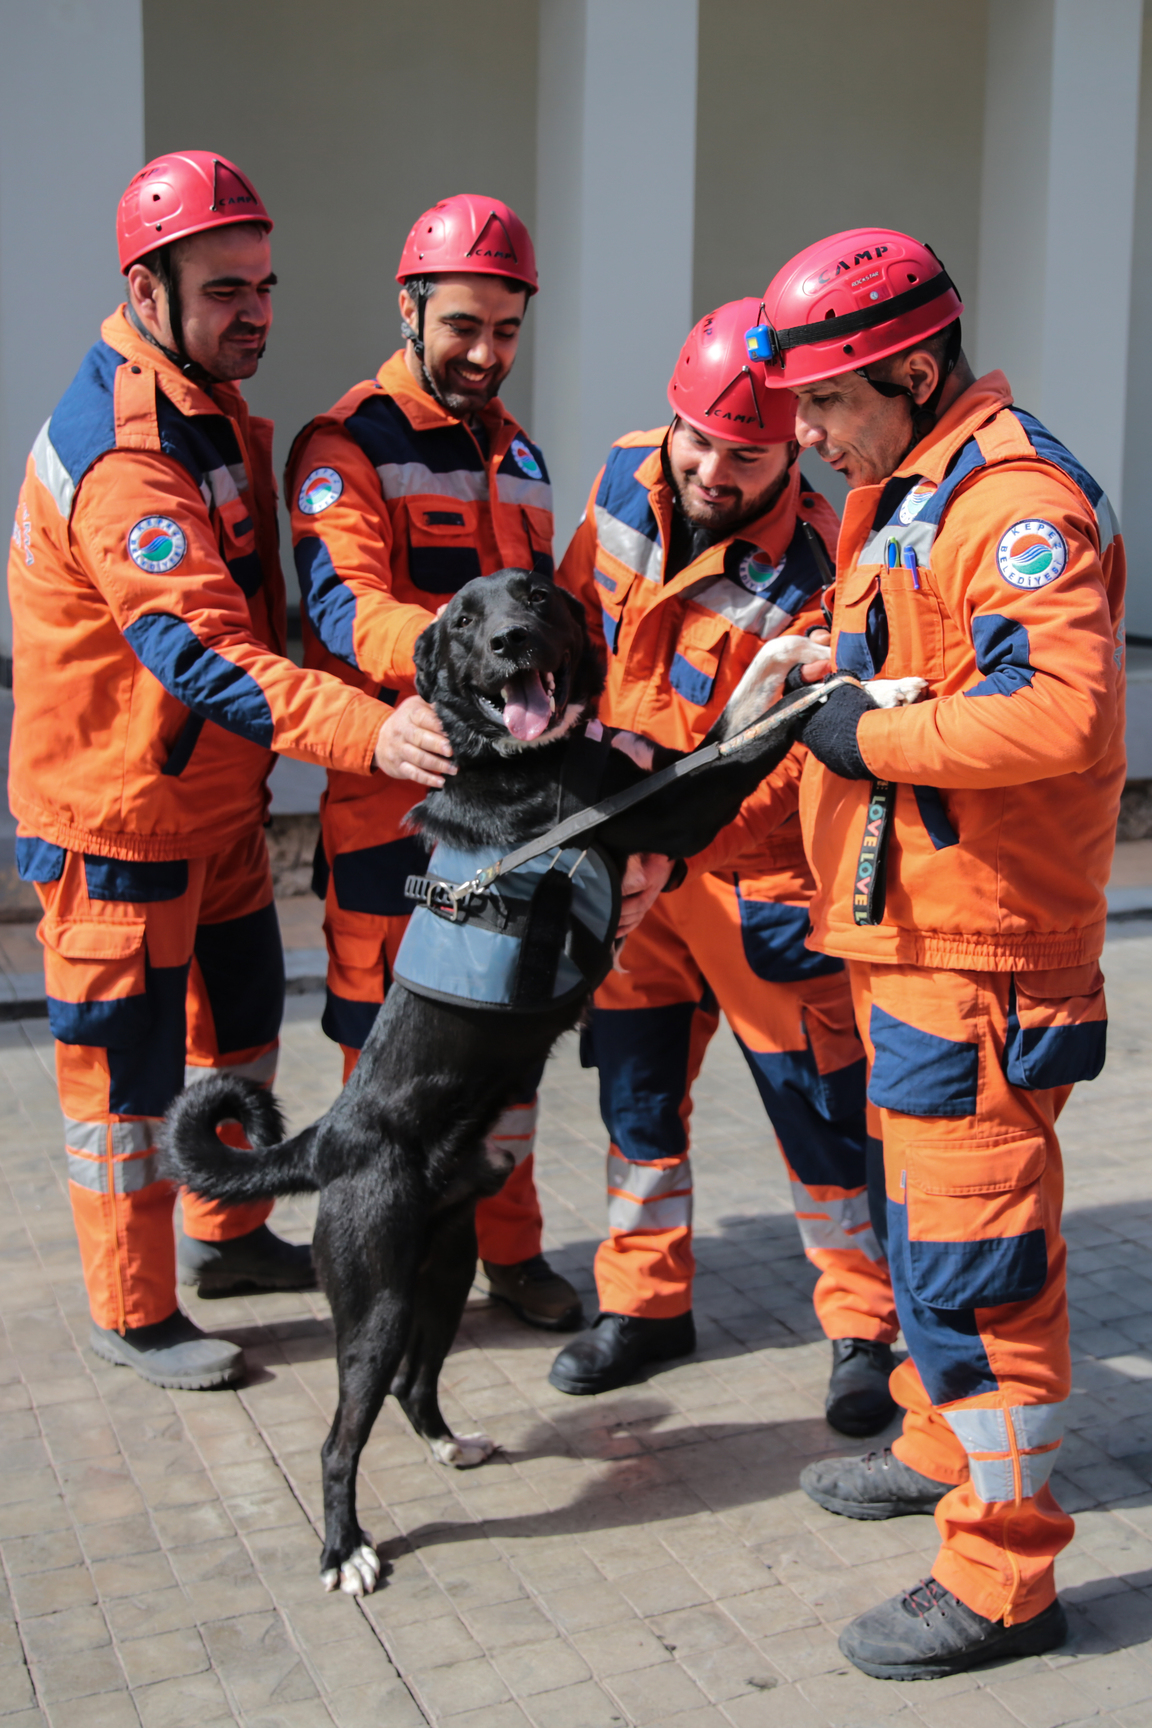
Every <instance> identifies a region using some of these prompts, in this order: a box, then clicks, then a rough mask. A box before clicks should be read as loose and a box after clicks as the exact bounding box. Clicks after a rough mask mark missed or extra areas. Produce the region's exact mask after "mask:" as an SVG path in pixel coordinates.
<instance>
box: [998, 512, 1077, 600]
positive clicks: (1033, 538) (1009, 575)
mask: <svg viewBox="0 0 1152 1728" xmlns="http://www.w3.org/2000/svg"><path fill="white" fill-rule="evenodd" d="M996 563H997V566H998V567H999V570H1000V574H1001V576H1003V578H1004V580H1005V582H1010V583H1011V584H1012V586H1013V588H1043V587H1045V586H1046V585H1047V584H1048V583H1049V582H1055V580H1056V578H1057V576H1060V575H1062V574H1063V571H1064V567H1065V565H1066V564H1067V563H1068V544H1067V542H1066V540H1065V539H1064V536H1063V534H1061V532H1060V530H1059V529H1058V528H1055V527H1053V525H1052V523H1051V522H1045V521H1044V520H1043V518H1042V517H1035V516H1033V517H1028V518H1026V519H1025V520H1024V521H1023V522H1013V524H1012V526H1011V528H1008V529H1006V530H1005V532H1004V533H1003V534H1002V535H1001V536H1000V544H999V546H997V548H996Z"/></svg>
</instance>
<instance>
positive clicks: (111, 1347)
mask: <svg viewBox="0 0 1152 1728" xmlns="http://www.w3.org/2000/svg"><path fill="white" fill-rule="evenodd" d="M89 1343H90V1344H91V1346H92V1348H93V1350H94V1351H95V1352H96V1354H97V1356H101V1357H103V1359H104V1361H105V1362H114V1363H115V1364H116V1366H117V1367H118V1368H133V1369H135V1371H136V1373H137V1374H139V1376H140V1378H141V1380H149V1381H151V1383H152V1385H153V1386H171V1387H174V1388H176V1389H177V1390H179V1391H184V1392H207V1391H210V1390H212V1388H214V1387H216V1386H235V1385H236V1383H237V1382H238V1381H240V1380H242V1379H243V1377H244V1352H243V1351H242V1350H241V1348H240V1346H239V1344H230V1343H229V1342H228V1340H227V1338H212V1337H210V1336H209V1335H208V1333H207V1332H201V1330H200V1328H199V1326H197V1325H196V1324H195V1322H194V1321H192V1320H189V1318H188V1316H187V1314H182V1313H181V1312H180V1310H179V1308H177V1310H176V1312H175V1313H174V1314H169V1316H168V1318H167V1320H157V1321H156V1323H155V1324H154V1325H152V1326H129V1327H128V1329H127V1331H126V1332H113V1331H109V1330H107V1329H106V1328H105V1327H103V1326H97V1324H96V1322H95V1320H93V1322H92V1331H91V1334H90V1336H89Z"/></svg>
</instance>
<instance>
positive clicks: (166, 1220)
mask: <svg viewBox="0 0 1152 1728" xmlns="http://www.w3.org/2000/svg"><path fill="white" fill-rule="evenodd" d="M39 934H40V940H41V941H42V942H43V944H44V971H45V980H46V985H47V993H48V1013H49V1025H50V1026H51V1029H52V1033H53V1036H54V1037H55V1038H56V1039H57V1050H56V1072H57V1080H58V1084H59V1089H60V1103H61V1107H62V1109H63V1112H64V1141H65V1149H66V1155H67V1167H68V1179H69V1194H70V1197H71V1201H72V1213H73V1218H74V1220H75V1224H76V1234H77V1239H78V1242H79V1246H80V1257H81V1262H82V1264H83V1269H84V1282H85V1286H86V1288H87V1291H88V1298H89V1304H90V1307H91V1310H92V1316H93V1319H94V1320H95V1321H96V1323H97V1325H99V1326H104V1327H123V1326H125V1325H128V1326H145V1325H151V1324H153V1323H154V1322H155V1321H158V1320H163V1319H165V1318H166V1316H167V1315H168V1314H170V1313H171V1311H172V1309H173V1307H174V1306H175V1300H176V1298H175V1289H176V1275H175V1261H174V1246H173V1237H172V1190H171V1188H170V1186H169V1184H168V1183H167V1182H165V1181H163V1180H162V1179H161V1177H160V1172H159V1168H158V1160H157V1155H156V1152H155V1149H154V1146H153V1135H154V1125H155V1124H154V1119H155V1118H156V1117H159V1116H162V1115H163V1113H164V1111H165V1109H166V1108H167V1106H168V1104H169V1103H170V1102H171V1100H172V1098H174V1097H175V1095H176V1093H177V1092H178V1091H179V1090H180V1084H181V1081H182V1079H183V1068H184V1018H183V999H184V986H185V980H186V977H187V967H186V966H180V967H171V968H168V967H166V968H162V969H159V970H155V969H152V968H150V967H149V966H148V962H147V955H146V950H145V924H144V920H143V918H131V919H108V920H107V921H103V920H98V919H91V920H85V919H53V918H45V919H44V921H43V923H42V924H41V927H40V932H39ZM171 974H177V975H178V978H177V980H176V982H175V987H173V988H167V986H169V985H172V983H173V980H172V978H171V976H170V975H171ZM157 980H159V981H160V982H159V984H157ZM165 1009H167V1010H168V1012H167V1013H165ZM117 1116H126V1117H136V1118H145V1119H144V1120H134V1121H110V1120H109V1117H117ZM149 1118H151V1119H152V1120H149Z"/></svg>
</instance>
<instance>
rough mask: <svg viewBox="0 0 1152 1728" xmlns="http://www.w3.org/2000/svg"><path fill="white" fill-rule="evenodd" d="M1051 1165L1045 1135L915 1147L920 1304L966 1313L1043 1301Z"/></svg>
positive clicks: (913, 1233)
mask: <svg viewBox="0 0 1152 1728" xmlns="http://www.w3.org/2000/svg"><path fill="white" fill-rule="evenodd" d="M1046 1163H1047V1151H1046V1148H1045V1144H1044V1140H1043V1138H1042V1137H1041V1136H1040V1135H1017V1136H1010V1137H1005V1138H1004V1139H1002V1140H1000V1141H995V1142H991V1143H983V1144H981V1145H979V1146H970V1145H965V1144H964V1143H963V1142H957V1143H956V1144H955V1145H948V1144H942V1143H941V1142H940V1141H938V1140H936V1141H931V1142H924V1141H921V1142H916V1141H912V1142H910V1143H909V1144H908V1145H907V1147H906V1148H905V1167H904V1173H903V1177H902V1181H903V1185H904V1190H905V1193H904V1204H905V1206H906V1208H907V1231H908V1238H907V1261H906V1268H907V1280H908V1285H909V1289H910V1290H911V1293H912V1295H913V1296H914V1297H915V1298H916V1299H917V1300H918V1301H919V1302H922V1303H924V1304H925V1305H926V1306H927V1307H929V1308H936V1309H942V1310H944V1311H946V1312H957V1311H960V1310H971V1309H974V1308H995V1307H998V1306H999V1305H1000V1304H1001V1303H1005V1302H1026V1301H1028V1299H1029V1298H1030V1297H1033V1296H1036V1295H1038V1294H1039V1292H1040V1291H1041V1290H1042V1289H1043V1287H1044V1283H1045V1280H1046V1279H1047V1276H1048V1247H1047V1241H1046V1237H1045V1230H1044V1205H1043V1196H1042V1192H1041V1188H1042V1179H1043V1175H1044V1169H1045V1165H1046Z"/></svg>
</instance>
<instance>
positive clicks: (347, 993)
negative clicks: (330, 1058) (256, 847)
mask: <svg viewBox="0 0 1152 1728" xmlns="http://www.w3.org/2000/svg"><path fill="white" fill-rule="evenodd" d="M391 922H392V920H389V919H384V918H378V917H375V916H372V915H359V916H358V915H357V914H356V913H352V914H351V915H349V914H343V915H340V914H336V913H334V912H333V911H332V908H331V906H329V910H328V916H327V917H326V918H325V920H324V935H325V938H326V940H327V943H328V985H327V1000H326V1002H325V1004H324V1013H323V1015H322V1016H321V1019H320V1027H321V1030H322V1031H323V1032H324V1033H325V1034H326V1036H327V1037H329V1038H331V1039H332V1041H333V1042H334V1043H336V1044H342V1045H343V1046H344V1048H345V1050H346V1051H349V1050H362V1049H363V1048H364V1045H365V1042H366V1040H367V1037H368V1034H369V1032H371V1030H372V1027H373V1025H374V1023H375V1020H376V1016H377V1014H378V1013H379V1012H380V1008H381V1005H382V1003H383V1001H384V994H385V991H386V990H387V988H388V984H389V981H390V979H389V968H388V963H387V958H386V954H385V947H386V943H387V937H388V925H389V924H390V923H391ZM395 922H396V923H397V924H401V925H402V924H403V923H404V922H406V920H400V919H397V920H395ZM345 1078H347V1076H345Z"/></svg>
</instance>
